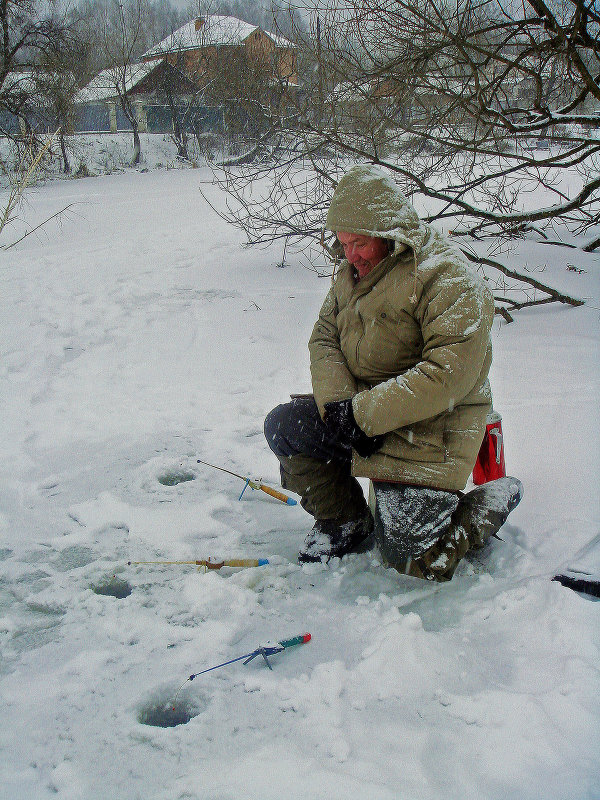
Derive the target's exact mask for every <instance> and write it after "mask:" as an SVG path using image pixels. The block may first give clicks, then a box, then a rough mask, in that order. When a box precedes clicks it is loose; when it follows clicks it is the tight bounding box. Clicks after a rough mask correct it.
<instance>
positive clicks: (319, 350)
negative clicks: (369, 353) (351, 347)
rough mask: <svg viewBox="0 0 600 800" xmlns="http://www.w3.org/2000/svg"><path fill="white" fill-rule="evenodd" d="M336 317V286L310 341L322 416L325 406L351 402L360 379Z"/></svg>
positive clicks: (314, 386) (315, 385)
mask: <svg viewBox="0 0 600 800" xmlns="http://www.w3.org/2000/svg"><path fill="white" fill-rule="evenodd" d="M336 316H337V301H336V298H335V294H334V290H333V287H332V288H331V289H330V290H329V293H328V295H327V297H326V298H325V301H324V303H323V306H322V308H321V311H320V313H319V318H318V320H317V322H316V324H315V327H314V328H313V332H312V335H311V337H310V339H309V342H308V349H309V353H310V372H311V376H312V387H313V394H314V396H315V400H316V403H317V406H318V408H319V413H320V414H321V416H323V413H324V406H325V403H329V402H331V401H334V400H347V399H348V398H349V397H353V396H354V395H355V394H356V392H357V384H356V379H355V377H354V375H352V373H351V372H350V369H349V368H348V363H347V362H346V358H345V356H344V354H343V353H342V350H341V347H340V335H339V331H338V327H337V322H336Z"/></svg>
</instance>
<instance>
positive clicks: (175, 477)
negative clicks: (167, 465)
mask: <svg viewBox="0 0 600 800" xmlns="http://www.w3.org/2000/svg"><path fill="white" fill-rule="evenodd" d="M193 480H196V476H195V475H194V473H193V472H188V471H187V470H176V469H172V470H169V471H168V472H163V473H162V475H159V476H158V482H159V483H162V485H163V486H177V484H178V483H185V482H186V481H193Z"/></svg>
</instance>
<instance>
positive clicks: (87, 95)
mask: <svg viewBox="0 0 600 800" xmlns="http://www.w3.org/2000/svg"><path fill="white" fill-rule="evenodd" d="M121 69H122V68H121V67H113V68H111V69H105V70H102V72H100V73H99V74H98V75H96V77H95V78H93V79H92V80H91V81H90V82H89V83H88V85H87V86H84V88H83V89H82V90H81V91H80V92H79V94H78V95H77V102H79V103H95V102H101V101H103V100H110V99H111V98H112V97H117V96H118V92H117V89H116V84H117V82H118V81H119V82H120V80H121ZM154 69H156V63H150V64H147V63H145V62H144V63H142V64H130V65H128V66H127V67H125V91H126V92H129V91H130V90H131V89H133V87H134V86H137V84H138V83H139V82H140V81H142V80H143V79H144V78H145V77H146V76H147V75H149V74H150V73H151V72H152V70H154Z"/></svg>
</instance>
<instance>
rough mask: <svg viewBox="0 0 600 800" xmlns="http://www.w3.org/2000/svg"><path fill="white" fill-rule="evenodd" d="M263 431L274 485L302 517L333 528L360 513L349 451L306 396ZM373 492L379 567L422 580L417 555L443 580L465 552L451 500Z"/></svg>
mask: <svg viewBox="0 0 600 800" xmlns="http://www.w3.org/2000/svg"><path fill="white" fill-rule="evenodd" d="M264 431H265V438H266V440H267V442H268V444H269V447H270V448H271V450H272V451H273V452H274V453H275V455H276V456H277V458H278V459H279V463H280V465H281V485H282V486H283V487H284V488H286V489H290V490H291V491H293V492H296V494H299V495H300V496H301V498H302V499H301V504H302V506H303V507H304V508H305V509H306V511H308V512H309V513H310V514H312V515H313V516H314V517H315V518H317V519H336V520H339V521H340V522H345V521H348V520H353V519H359V518H360V517H362V516H363V515H364V514H365V513H366V512H367V504H366V502H365V498H364V494H363V491H362V488H361V486H360V484H359V483H358V481H357V480H356V478H354V477H353V476H352V474H351V471H350V468H351V462H352V450H351V449H350V448H346V447H343V446H341V445H340V444H339V443H338V442H337V441H336V440H335V438H334V437H332V435H331V433H330V431H329V430H328V429H327V428H326V426H325V425H324V423H323V421H322V419H321V416H320V414H319V411H318V409H317V404H316V403H315V401H314V399H313V398H312V397H307V398H304V397H303V398H295V399H293V400H292V401H291V402H289V403H283V404H282V405H280V406H277V407H276V408H274V409H273V411H271V412H270V413H269V414H268V415H267V418H266V419H265V425H264ZM374 488H375V497H376V512H375V536H376V539H377V543H378V546H379V549H380V551H381V553H382V555H383V557H384V559H385V561H387V562H388V563H389V564H391V565H392V566H395V567H396V568H397V569H399V570H400V571H402V572H409V573H410V574H413V575H418V577H425V576H426V575H429V574H430V572H431V570H429V571H427V570H426V568H425V564H424V562H423V561H422V560H421V557H423V556H424V557H425V559H426V561H427V562H433V561H435V562H438V564H439V567H440V570H439V575H436V577H438V579H440V578H441V579H443V577H442V575H443V574H444V573H445V574H447V573H448V572H450V575H451V573H452V572H453V571H454V567H455V566H456V564H457V563H458V561H459V560H460V558H462V556H463V555H464V553H465V552H466V549H467V547H468V544H467V542H466V537H465V536H464V535H463V531H460V532H457V531H455V530H454V526H453V525H452V515H453V513H454V512H455V511H456V509H457V506H458V502H459V496H458V494H457V493H456V492H447V491H444V490H441V489H433V488H430V487H426V486H409V485H406V484H402V483H383V482H374ZM429 556H431V558H430V557H429ZM415 559H419V562H418V563H419V564H420V567H417V566H416V562H415ZM428 566H429V564H428ZM436 566H437V564H436ZM434 569H435V567H434ZM448 577H449V576H448Z"/></svg>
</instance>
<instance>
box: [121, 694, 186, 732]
mask: <svg viewBox="0 0 600 800" xmlns="http://www.w3.org/2000/svg"><path fill="white" fill-rule="evenodd" d="M200 711H201V709H200V707H199V705H198V703H197V702H195V701H193V700H190V699H189V698H179V699H178V700H173V698H172V697H169V698H165V697H164V695H162V696H161V697H155V698H153V699H152V700H150V701H149V702H148V703H146V704H145V705H143V706H141V707H140V708H139V710H138V715H137V719H138V722H140V723H141V724H142V725H152V726H154V727H155V728H174V727H175V726H176V725H186V724H187V723H188V722H189V721H190V720H191V719H193V718H194V717H197V716H198V714H199V713H200Z"/></svg>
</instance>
